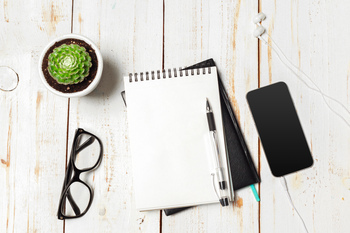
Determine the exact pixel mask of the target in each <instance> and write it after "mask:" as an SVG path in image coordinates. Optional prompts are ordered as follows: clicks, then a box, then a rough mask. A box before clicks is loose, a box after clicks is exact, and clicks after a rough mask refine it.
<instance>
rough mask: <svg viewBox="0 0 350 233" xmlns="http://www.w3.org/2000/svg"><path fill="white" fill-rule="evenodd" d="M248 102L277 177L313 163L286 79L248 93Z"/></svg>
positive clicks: (269, 161) (271, 166) (266, 153)
mask: <svg viewBox="0 0 350 233" xmlns="http://www.w3.org/2000/svg"><path fill="white" fill-rule="evenodd" d="M247 101H248V105H249V107H250V111H251V113H252V115H253V119H254V122H255V125H256V128H257V130H258V134H259V137H260V140H261V144H262V147H263V149H264V151H265V155H266V158H267V161H268V164H269V166H270V169H271V172H272V174H273V175H274V176H277V177H280V176H284V175H286V174H289V173H292V172H296V171H299V170H301V169H304V168H308V167H310V166H312V164H313V159H312V156H311V152H310V149H309V146H308V144H307V141H306V138H305V135H304V132H303V130H302V128H301V124H300V121H299V118H298V115H297V112H296V110H295V107H294V104H293V100H292V97H291V95H290V93H289V90H288V87H287V85H286V84H285V83H284V82H278V83H275V84H272V85H269V86H266V87H262V88H259V89H256V90H253V91H250V92H248V94H247Z"/></svg>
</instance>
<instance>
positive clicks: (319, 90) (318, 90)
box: [258, 33, 350, 128]
mask: <svg viewBox="0 0 350 233" xmlns="http://www.w3.org/2000/svg"><path fill="white" fill-rule="evenodd" d="M266 34H267V33H266ZM267 35H268V34H267ZM268 37H269V38H270V39H271V41H272V42H273V40H272V38H271V37H270V36H269V35H268ZM258 38H259V39H261V40H262V41H264V42H265V44H266V45H267V46H269V47H270V48H271V49H272V50H273V51H274V52H275V53H276V55H277V57H278V58H279V60H280V61H281V62H282V63H283V64H284V65H285V66H287V68H288V69H289V70H290V71H292V73H293V74H294V75H295V76H297V78H298V79H299V80H300V81H301V82H303V83H304V84H305V85H306V86H307V87H308V88H309V89H311V90H313V91H316V92H318V93H320V94H321V96H322V98H323V101H324V102H325V104H326V105H327V107H328V108H329V110H331V111H332V112H333V113H334V114H336V115H337V116H338V117H339V118H340V119H342V120H343V121H344V123H345V124H346V125H347V126H348V127H349V128H350V124H349V123H348V122H347V120H346V119H345V118H344V117H343V116H342V115H340V114H339V113H338V112H336V111H335V110H334V109H333V108H332V107H331V106H330V105H329V103H328V102H327V101H326V99H325V97H327V98H328V99H330V100H333V101H334V102H336V103H338V104H339V105H340V106H341V107H342V108H343V109H345V111H346V112H347V113H348V114H349V115H350V111H349V110H348V109H347V108H346V107H345V106H344V105H343V104H342V103H341V102H339V101H338V100H336V99H334V98H333V97H331V96H329V95H327V94H325V93H323V92H322V91H321V89H320V88H319V87H318V86H317V85H316V84H315V83H314V82H313V81H312V79H311V78H310V77H308V76H307V75H306V74H305V73H304V72H303V71H301V70H300V69H299V68H297V67H296V66H295V65H293V64H292V63H291V62H290V61H289V60H288V58H287V57H286V56H285V55H284V53H283V52H282V51H281V50H280V49H279V47H278V46H277V45H276V43H274V42H273V43H274V44H275V46H276V47H277V48H278V49H279V50H280V53H281V54H282V55H283V57H284V58H285V59H286V60H287V61H288V63H290V65H292V66H293V67H294V68H295V69H297V70H298V71H299V72H300V73H302V74H303V75H304V76H306V77H307V78H308V79H309V80H310V81H311V82H312V83H313V85H314V86H315V87H316V88H317V89H316V88H313V87H311V86H310V85H309V84H307V83H306V82H305V81H304V80H303V79H302V78H301V77H300V75H299V74H297V73H296V72H295V71H294V70H293V69H292V68H291V67H290V65H288V64H286V62H285V61H283V59H282V58H281V56H280V54H279V52H278V51H277V50H276V49H275V48H274V47H273V46H272V45H271V44H269V43H268V42H267V41H266V40H265V39H264V38H263V37H262V36H259V37H258Z"/></svg>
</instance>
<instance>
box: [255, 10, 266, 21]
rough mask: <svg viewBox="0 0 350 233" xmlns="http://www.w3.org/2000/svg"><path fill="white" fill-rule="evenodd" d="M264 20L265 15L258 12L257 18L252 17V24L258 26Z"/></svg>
mask: <svg viewBox="0 0 350 233" xmlns="http://www.w3.org/2000/svg"><path fill="white" fill-rule="evenodd" d="M265 19H266V15H265V14H264V13H262V12H260V13H259V14H258V15H257V16H255V17H254V19H253V23H255V24H258V23H260V22H261V21H263V20H265Z"/></svg>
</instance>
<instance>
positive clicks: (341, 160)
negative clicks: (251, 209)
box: [260, 0, 350, 232]
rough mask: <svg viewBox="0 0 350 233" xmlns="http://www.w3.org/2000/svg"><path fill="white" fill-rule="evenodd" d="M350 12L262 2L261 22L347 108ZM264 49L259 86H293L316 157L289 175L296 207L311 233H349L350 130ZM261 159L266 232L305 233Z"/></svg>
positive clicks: (342, 6) (344, 5)
mask: <svg viewBox="0 0 350 233" xmlns="http://www.w3.org/2000/svg"><path fill="white" fill-rule="evenodd" d="M349 7H350V5H349V3H348V2H346V1H341V2H338V3H337V4H332V3H330V2H324V1H321V2H320V1H306V2H303V1H293V0H292V1H284V2H276V1H275V2H272V1H262V6H261V8H262V11H263V12H264V13H266V15H267V19H266V21H265V22H264V23H263V24H264V26H265V27H266V28H267V29H268V30H267V31H268V32H269V34H270V35H271V37H272V38H273V39H274V41H275V42H276V43H277V44H278V45H279V47H280V48H281V49H282V50H283V52H284V53H285V54H286V56H287V57H288V58H289V59H290V60H291V61H292V62H293V63H294V64H295V65H296V66H298V67H299V68H300V69H302V70H303V71H304V72H305V73H306V74H309V76H310V77H311V78H312V79H313V81H314V82H315V83H317V84H318V85H319V87H320V88H321V89H322V90H323V91H324V92H325V93H327V94H329V95H331V96H332V97H334V98H336V99H338V100H339V101H341V102H342V103H343V104H345V105H346V106H347V107H348V108H349V97H348V94H349V89H348V88H349V83H348V80H349V64H350V59H349V56H348V54H349V53H350V46H349V43H348V37H349V35H350V30H349V28H348V27H346V26H345V25H346V23H345V22H344V19H345V17H346V15H347V11H346V9H349ZM260 48H261V50H260V54H261V57H260V61H261V63H260V70H261V73H260V77H261V86H265V85H267V84H269V83H274V82H277V81H284V82H286V83H287V85H288V86H289V89H290V92H291V95H292V97H293V100H294V103H295V106H296V108H297V111H298V114H299V118H300V121H301V124H302V126H303V130H304V133H305V135H306V138H307V140H308V143H309V145H310V149H311V151H312V154H313V159H314V165H313V167H312V168H311V169H307V170H304V171H300V172H297V173H295V174H292V175H288V176H287V177H286V179H287V182H288V185H289V189H290V193H291V196H292V198H293V201H294V203H295V205H296V208H297V209H298V211H299V212H300V213H301V215H302V216H303V218H304V220H305V222H306V225H307V227H308V229H309V232H348V229H349V223H348V219H349V217H350V212H349V207H350V199H349V198H350V196H349V195H350V192H349V185H348V183H347V182H348V179H349V174H350V173H349V166H350V157H349V153H350V150H349V142H350V129H349V128H348V127H347V126H346V124H344V123H343V122H342V121H341V120H340V119H339V118H338V117H337V116H336V115H335V114H334V113H332V112H331V111H330V110H329V109H328V108H327V107H326V105H325V103H324V102H323V100H322V97H321V96H320V95H319V94H317V93H315V92H313V91H311V90H309V89H308V88H307V87H306V86H305V85H304V84H302V82H301V81H299V80H298V79H297V77H296V76H294V75H293V74H292V72H290V71H289V70H288V69H287V68H286V67H285V66H284V65H283V63H281V62H280V61H279V60H278V57H277V56H276V54H275V53H274V52H273V50H271V49H270V48H267V47H266V46H265V45H264V44H261V46H260ZM308 83H310V82H308ZM346 119H347V120H348V121H349V120H350V119H349V117H347V118H346ZM261 151H262V152H263V150H262V148H261ZM261 159H262V163H261V174H262V180H263V183H262V185H261V198H262V202H261V213H262V214H261V232H303V229H302V223H301V222H300V221H299V219H298V217H297V215H296V212H295V211H294V210H292V209H291V207H290V206H289V204H288V200H287V197H286V196H285V194H284V192H283V191H282V188H281V186H280V184H279V181H278V180H277V179H275V178H273V177H272V175H271V172H270V170H269V167H268V165H267V162H266V159H265V156H264V155H262V157H261Z"/></svg>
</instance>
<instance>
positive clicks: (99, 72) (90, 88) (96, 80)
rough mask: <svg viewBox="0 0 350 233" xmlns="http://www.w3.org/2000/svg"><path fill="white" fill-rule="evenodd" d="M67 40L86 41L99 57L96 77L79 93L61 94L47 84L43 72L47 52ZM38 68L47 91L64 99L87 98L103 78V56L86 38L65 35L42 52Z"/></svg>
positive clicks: (76, 35)
mask: <svg viewBox="0 0 350 233" xmlns="http://www.w3.org/2000/svg"><path fill="white" fill-rule="evenodd" d="M65 39H78V40H82V41H85V42H86V43H87V44H89V45H90V46H91V47H92V48H93V49H94V50H95V53H96V56H97V61H98V66H97V72H96V76H95V78H94V79H93V80H92V82H91V83H90V85H89V86H88V87H87V88H85V89H84V90H82V91H79V92H74V93H63V92H60V91H58V90H56V89H54V88H53V87H51V86H50V85H49V84H48V83H47V81H46V79H45V76H44V73H43V71H42V63H43V59H44V56H45V54H46V52H47V50H49V49H50V48H51V46H52V45H54V44H55V43H56V42H58V41H61V40H65ZM38 68H39V76H40V78H41V81H42V82H43V84H44V86H45V87H46V88H47V89H49V91H51V92H52V93H54V94H56V95H59V96H62V97H66V98H72V97H82V96H85V95H87V94H89V93H90V92H92V91H93V90H94V89H95V88H96V87H97V85H98V83H99V82H100V80H101V76H102V70H103V59H102V55H101V52H100V50H99V49H98V47H97V46H96V45H95V44H94V43H93V42H92V41H91V40H90V39H88V38H86V37H85V36H82V35H78V34H67V35H64V36H61V37H58V38H56V39H54V40H53V41H51V42H50V43H49V44H47V45H46V47H45V48H44V50H43V51H42V52H41V55H40V59H39V64H38Z"/></svg>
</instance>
